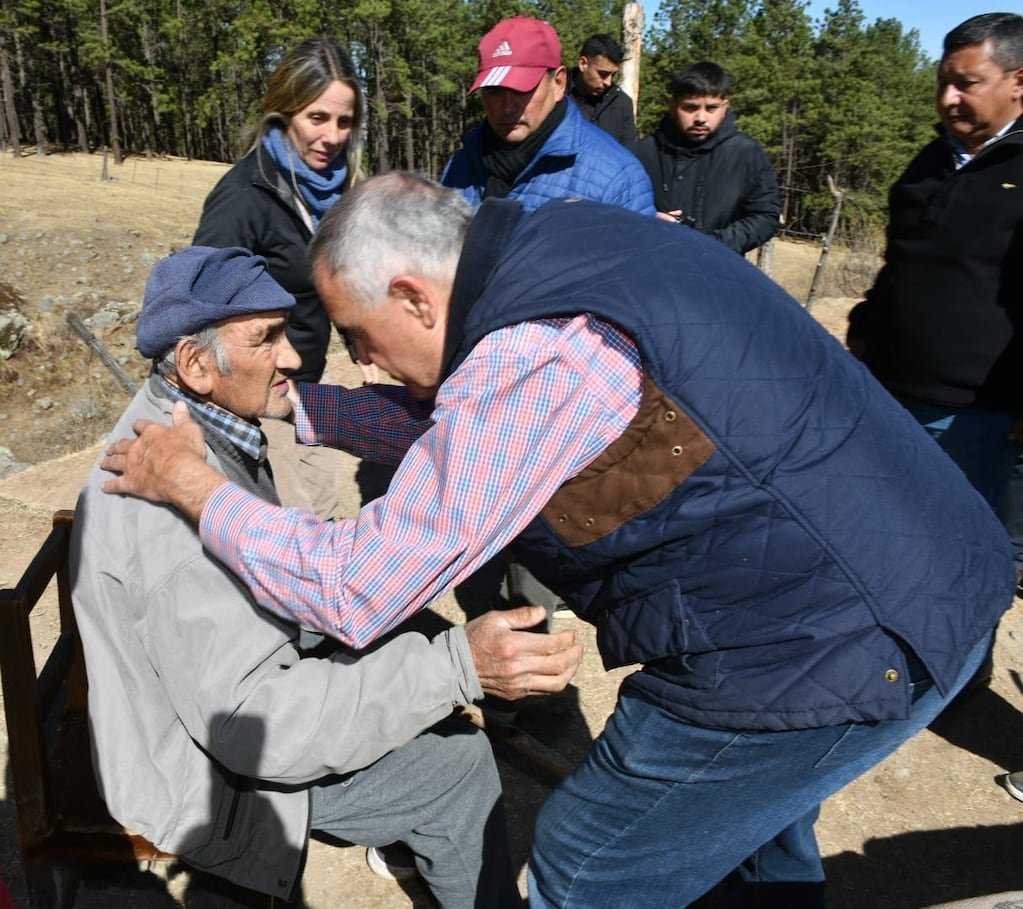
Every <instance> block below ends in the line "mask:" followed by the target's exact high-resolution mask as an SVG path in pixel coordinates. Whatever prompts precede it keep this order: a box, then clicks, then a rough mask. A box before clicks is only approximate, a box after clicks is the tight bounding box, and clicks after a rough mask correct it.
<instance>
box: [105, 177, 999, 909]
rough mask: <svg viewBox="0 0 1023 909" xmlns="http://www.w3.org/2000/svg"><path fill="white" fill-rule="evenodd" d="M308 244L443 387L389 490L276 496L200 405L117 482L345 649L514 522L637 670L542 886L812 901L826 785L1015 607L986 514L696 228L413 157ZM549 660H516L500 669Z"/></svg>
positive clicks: (335, 406) (350, 313)
mask: <svg viewBox="0 0 1023 909" xmlns="http://www.w3.org/2000/svg"><path fill="white" fill-rule="evenodd" d="M310 258H311V261H312V263H313V268H314V274H315V275H316V282H317V287H318V289H319V292H320V295H321V298H322V299H323V301H324V303H325V305H326V307H327V311H328V314H329V315H330V317H331V319H332V320H333V321H334V322H335V324H337V325H338V327H340V328H343V329H344V330H345V332H346V333H348V335H349V337H352V338H353V339H355V342H356V344H357V346H358V347H359V351H360V359H361V360H362V361H363V362H367V363H369V362H373V363H376V364H378V365H379V366H380V367H381V368H383V369H384V370H386V371H387V372H389V373H390V374H391V375H392V376H393V377H395V378H396V379H398V380H400V381H402V382H403V383H404V384H405V386H406V388H407V389H408V392H409V393H410V395H411V396H412V397H413V398H416V399H419V400H421V401H422V402H423V403H424V406H425V407H431V408H432V411H431V419H432V426H431V427H430V428H429V429H428V430H427V431H426V432H425V433H423V435H422V436H420V437H419V438H418V439H417V440H416V441H415V442H413V443H412V444H411V445H410V446H409V447H408V448H407V451H406V452H405V455H404V458H403V460H402V461H401V464H400V466H399V467H398V470H397V472H396V473H395V476H394V480H393V481H392V483H391V485H390V487H389V489H388V491H387V493H386V495H384V496H383V497H381V498H380V499H377V500H376V501H375V502H372V503H370V504H369V505H367V506H366V507H364V508H363V509H362V511H361V512H360V513H359V515H358V516H357V517H355V518H353V519H351V520H345V521H338V522H335V523H333V524H324V523H321V522H319V521H317V520H316V519H315V518H314V517H313V516H311V515H309V514H305V513H301V512H296V511H289V510H286V509H281V508H276V507H274V506H272V505H269V504H267V503H265V502H263V501H261V500H259V499H258V498H257V497H254V496H251V495H249V494H248V493H246V492H245V491H244V490H242V489H240V488H238V487H237V486H236V485H234V484H232V483H230V482H228V481H227V480H226V479H225V478H224V477H223V476H221V475H219V474H217V473H216V471H214V470H212V469H210V468H208V467H207V466H206V465H205V463H204V462H203V461H202V459H201V458H200V457H199V456H198V453H197V452H196V451H195V450H194V443H193V442H192V441H191V437H192V434H193V430H194V427H190V426H189V425H187V421H183V422H182V423H181V424H180V425H178V426H176V427H174V428H167V427H161V426H155V425H154V426H143V425H138V426H137V427H136V430H137V431H139V432H140V433H141V434H140V435H139V436H138V438H136V439H134V440H122V441H120V442H117V443H115V444H114V445H112V446H111V448H110V449H109V450H108V455H107V457H106V459H105V461H104V465H105V466H107V467H109V468H111V469H113V470H115V471H116V472H118V473H121V474H122V476H120V477H118V478H117V479H116V480H113V481H111V482H110V483H109V484H108V485H107V487H106V488H107V490H108V491H111V492H127V493H132V494H135V495H141V496H143V497H145V498H150V499H153V500H156V501H164V502H169V503H170V504H172V505H174V506H175V507H176V508H178V509H179V510H181V511H183V512H184V513H185V514H186V515H187V516H188V517H190V518H191V519H192V520H193V521H195V522H196V523H197V525H198V526H199V532H200V535H201V537H202V541H203V544H204V545H205V547H206V548H207V550H208V551H210V552H211V553H213V554H214V555H215V556H216V557H217V558H218V559H220V560H221V562H223V564H225V565H226V566H227V567H228V568H229V569H230V570H232V571H233V572H235V573H236V574H237V575H238V576H239V578H241V579H242V581H243V582H244V583H245V584H246V585H247V586H249V587H250V589H251V590H252V591H253V595H254V598H255V599H256V601H257V602H258V603H259V604H260V605H261V606H262V607H263V608H265V609H268V610H269V611H270V612H272V613H274V614H276V615H278V616H285V617H290V619H291V620H292V621H296V622H300V623H302V624H304V625H311V626H314V627H317V628H320V629H323V630H326V631H328V632H329V633H331V634H333V635H335V636H337V637H340V638H341V639H343V640H347V641H349V642H351V641H353V640H354V641H356V642H358V643H366V642H367V641H368V640H371V639H372V638H373V637H374V636H375V635H377V634H380V633H382V632H383V631H384V630H386V629H388V628H390V627H392V626H393V625H394V624H396V623H397V622H399V621H401V620H402V618H404V617H405V616H407V615H409V614H411V613H412V612H414V611H415V610H417V609H419V608H421V607H423V606H425V605H426V604H428V603H429V602H430V601H431V600H432V599H434V598H435V597H436V596H438V595H439V594H440V593H442V592H443V591H444V590H446V589H448V588H450V587H451V586H452V585H454V584H457V583H459V581H460V580H462V579H464V578H465V577H467V576H468V575H469V574H471V573H472V572H473V571H475V570H476V569H477V568H478V567H479V566H480V565H481V564H483V563H484V562H485V561H486V560H487V559H489V558H490V557H492V556H493V555H494V554H495V553H496V552H499V551H500V550H502V549H503V548H504V547H506V546H508V545H511V544H514V549H515V551H516V553H517V555H518V556H519V557H520V558H521V559H522V561H523V563H524V564H525V565H526V567H527V568H529V569H530V570H531V571H532V572H533V573H535V574H536V576H537V577H538V578H539V579H540V580H541V581H542V582H544V583H545V584H547V585H548V586H549V587H551V588H552V589H553V590H554V591H555V592H557V593H558V594H560V595H561V596H562V597H563V598H564V600H565V602H566V603H568V604H569V605H570V606H571V607H572V609H574V610H575V611H576V613H578V615H579V616H581V617H582V618H583V619H585V620H587V621H589V622H592V623H593V624H594V625H595V627H596V637H597V642H598V646H599V649H600V653H601V656H602V658H603V661H604V663H605V665H606V666H607V667H608V668H613V667H619V666H634V667H635V671H634V672H633V673H632V674H631V675H630V676H628V678H627V679H626V681H625V682H624V684H623V685H622V688H621V691H620V694H619V698H618V702H617V704H616V706H615V709H614V711H613V713H612V715H611V716H610V717H609V719H608V721H607V725H606V727H605V728H604V730H603V732H602V733H601V734H600V735H599V736H598V737H597V739H596V741H594V743H593V745H592V747H591V749H590V751H589V753H588V754H587V756H586V758H585V759H584V760H583V762H582V764H581V765H580V766H579V767H578V768H577V769H576V771H575V772H574V773H573V774H572V775H571V776H570V777H569V779H568V780H566V781H565V783H564V784H563V785H562V786H561V787H560V788H559V789H558V790H557V791H555V793H554V794H553V795H552V796H551V798H550V799H549V801H548V802H547V804H546V805H545V806H544V808H543V809H542V810H541V812H540V815H539V818H538V820H537V827H536V837H535V842H534V848H533V855H532V858H531V861H530V894H529V898H530V905H531V906H532V907H542V909H543V907H553V906H558V907H574V909H601V907H608V909H610V907H614V909H620V907H623V906H628V907H671V909H678V907H680V906H685V905H688V904H690V903H692V902H693V901H694V900H696V899H697V898H698V897H700V895H701V894H703V893H705V892H706V891H708V890H709V889H710V888H712V887H714V885H715V884H717V883H718V882H719V881H720V880H722V879H723V878H725V877H727V876H729V875H730V874H731V873H733V872H734V875H733V878H734V880H735V881H736V886H737V887H738V888H739V903H740V904H741V905H757V906H784V907H821V906H823V905H824V871H823V867H822V864H821V860H820V855H819V852H818V848H817V843H816V840H815V837H814V830H813V826H814V821H815V819H816V817H817V812H818V807H819V805H820V802H821V801H822V800H823V799H825V798H827V797H828V796H829V795H831V794H832V793H834V792H836V791H837V790H839V789H841V788H842V787H843V786H845V785H846V784H847V783H848V782H850V781H851V780H853V779H855V778H856V777H858V776H859V775H860V774H862V773H864V772H865V771H866V770H867V769H869V768H870V767H872V766H873V765H874V764H876V763H877V762H878V761H880V760H882V759H883V758H884V757H885V756H887V755H888V754H890V753H891V752H892V751H894V750H895V748H897V747H898V746H899V745H900V744H901V743H902V742H904V741H905V740H906V739H908V738H909V737H910V736H912V735H913V734H915V733H916V732H917V731H919V730H920V729H922V728H923V727H924V726H926V725H927V724H928V723H929V722H930V721H931V720H932V719H934V717H935V716H937V714H938V713H939V712H940V711H941V709H942V708H943V707H944V706H945V704H947V703H948V701H949V700H950V699H951V698H952V697H953V696H954V695H955V693H956V692H957V691H958V690H959V689H960V687H961V686H962V685H963V683H964V681H965V680H966V679H968V678H969V677H970V674H971V673H972V672H973V671H974V669H975V668H976V666H977V665H978V663H979V662H980V661H981V660H982V658H983V656H984V653H985V651H986V649H987V647H988V646H989V644H990V641H991V637H992V634H993V629H994V627H995V624H996V623H997V621H998V618H999V616H1000V615H1001V614H1002V613H1003V612H1004V611H1005V609H1006V608H1007V607H1008V606H1009V604H1010V603H1011V600H1012V593H1013V589H1014V587H1015V577H1014V572H1013V566H1012V555H1011V552H1010V548H1009V545H1008V541H1007V539H1006V534H1005V531H1004V530H1003V529H1002V527H1001V526H1000V525H999V523H998V520H997V519H996V517H995V515H994V513H993V511H992V510H991V508H990V507H989V506H988V505H987V504H986V503H985V501H984V500H983V499H982V498H981V496H980V495H979V494H978V493H977V492H976V491H975V490H974V489H973V488H972V487H971V485H970V484H969V483H968V482H967V480H966V479H965V478H964V477H963V475H962V472H961V471H960V470H959V469H958V468H957V467H956V466H955V464H954V463H953V462H952V461H951V460H950V459H949V458H947V457H946V456H945V455H944V454H943V453H942V451H941V450H940V449H939V448H938V446H936V445H935V444H934V443H933V442H932V441H931V440H930V439H929V438H928V437H927V435H926V434H925V432H924V431H923V429H921V427H920V426H919V425H918V424H917V422H916V421H915V420H914V419H913V418H912V417H911V416H910V415H909V414H908V413H907V412H906V410H905V409H904V408H903V407H902V406H901V405H899V404H898V403H897V402H896V401H895V400H894V399H893V398H892V397H891V395H889V394H888V393H887V392H886V391H885V390H884V389H883V388H882V387H881V386H880V385H879V384H878V383H877V382H876V380H875V379H874V378H873V377H872V376H871V375H870V373H869V372H868V371H867V370H866V368H864V367H863V366H862V365H861V364H860V363H859V362H857V361H856V360H855V359H853V358H852V357H851V356H849V354H848V353H847V352H846V351H845V350H844V349H843V348H842V347H841V345H840V344H839V343H838V342H837V341H835V340H834V339H833V338H831V336H830V335H828V334H827V333H826V332H825V331H824V330H823V329H822V328H821V327H820V326H819V325H818V324H817V323H816V322H815V321H814V320H813V319H812V318H811V317H810V316H808V315H807V314H806V313H805V311H803V310H802V308H801V307H800V306H799V304H798V303H796V302H795V301H794V300H792V299H791V298H790V297H788V296H787V295H786V294H785V293H784V292H783V291H782V290H781V289H780V288H778V286H777V285H775V284H774V283H773V282H772V281H770V280H769V279H768V278H766V277H764V276H763V275H762V274H761V273H760V272H758V271H757V269H756V268H754V267H753V266H751V265H748V264H747V263H746V262H744V261H742V260H740V259H739V257H737V256H736V255H735V254H734V253H733V252H731V251H730V250H728V249H727V248H725V247H724V246H723V245H722V244H720V243H718V242H717V241H715V240H713V239H712V238H709V237H706V236H704V235H702V234H700V233H698V232H697V231H679V230H678V228H677V227H676V226H675V225H672V224H668V223H666V222H664V221H660V220H658V219H656V218H649V217H645V216H642V215H638V214H635V213H633V212H628V211H624V210H622V209H618V208H611V207H608V206H604V205H600V204H598V203H594V202H584V201H574V202H573V201H554V202H551V203H549V204H547V205H544V206H543V207H541V208H540V209H538V210H537V211H535V212H526V211H524V210H523V208H522V207H521V206H519V205H518V204H516V203H514V202H510V201H507V200H489V201H486V202H484V203H483V205H482V206H481V207H480V208H479V209H478V210H477V211H473V209H472V208H471V206H469V205H468V204H467V203H466V202H465V200H463V199H462V198H461V197H460V195H459V194H458V193H457V192H454V191H452V190H447V189H444V188H442V187H439V186H437V185H436V184H433V183H431V182H429V181H427V180H425V179H422V178H420V177H416V176H414V175H410V174H404V173H397V172H396V173H390V174H387V175H384V176H381V177H377V178H374V179H372V180H369V181H367V182H365V183H363V184H361V185H360V186H359V187H357V188H356V189H355V190H354V191H353V192H350V193H346V194H345V196H344V198H343V199H342V200H341V202H340V203H339V204H338V205H337V206H336V207H335V208H334V209H332V210H331V211H330V212H329V213H328V215H327V216H326V217H325V218H324V219H323V221H322V222H321V225H320V229H319V232H318V234H317V236H316V238H315V239H314V241H313V244H312V247H311V250H310ZM295 398H296V408H297V411H296V429H297V432H298V433H299V435H300V436H301V437H302V438H303V440H305V441H308V442H313V441H318V442H321V443H325V444H332V445H338V446H342V447H344V446H348V445H351V440H352V438H353V437H354V436H356V435H357V434H358V431H359V424H360V420H361V417H360V414H359V413H357V412H355V411H353V409H352V408H351V407H345V406H344V405H343V403H342V402H343V401H344V400H345V394H344V390H343V389H338V388H336V387H334V388H332V387H330V386H324V385H300V386H298V388H297V394H296V396H295ZM378 428H379V429H380V430H381V431H383V430H385V429H386V427H378ZM396 565H397V566H401V570H400V571H395V570H394V566H396ZM523 633H526V632H523ZM537 637H540V638H543V637H544V636H543V635H538V636H537ZM542 684H543V682H542V679H540V678H537V679H536V680H535V682H534V679H533V676H532V673H531V671H530V667H529V665H528V663H524V664H523V673H522V676H521V678H519V679H518V680H517V687H518V689H519V691H517V692H511V693H512V694H513V695H514V694H516V693H521V689H524V690H531V689H533V688H534V685H535V686H536V688H540V687H541V686H542ZM583 696H585V692H584V693H583Z"/></svg>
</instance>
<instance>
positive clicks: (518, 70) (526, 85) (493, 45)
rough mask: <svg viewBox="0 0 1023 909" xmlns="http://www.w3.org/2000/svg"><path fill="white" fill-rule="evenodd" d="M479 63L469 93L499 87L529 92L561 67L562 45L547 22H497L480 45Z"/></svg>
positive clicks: (526, 19) (520, 18) (525, 18)
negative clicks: (549, 71)
mask: <svg viewBox="0 0 1023 909" xmlns="http://www.w3.org/2000/svg"><path fill="white" fill-rule="evenodd" d="M479 51H480V62H479V67H478V68H477V70H476V81H475V82H473V84H472V88H470V89H469V91H470V93H471V92H474V91H476V89H478V88H486V87H489V86H500V87H501V88H510V89H512V91H517V92H530V91H532V90H533V89H534V88H536V87H537V85H539V84H540V80H541V79H542V78H543V75H544V73H546V72H547V71H548V70H550V69H557V68H558V67H559V66H561V41H559V40H558V33H557V32H556V31H554V29H553V28H551V27H550V26H549V25H548V24H547V23H546V22H541V21H540V20H539V19H530V18H529V17H528V16H516V17H515V18H514V19H505V20H504V21H503V22H498V23H497V25H495V26H494V27H493V28H492V29H491V30H490V31H489V32H487V33H486V34H485V35H484V36H483V40H482V41H480V47H479Z"/></svg>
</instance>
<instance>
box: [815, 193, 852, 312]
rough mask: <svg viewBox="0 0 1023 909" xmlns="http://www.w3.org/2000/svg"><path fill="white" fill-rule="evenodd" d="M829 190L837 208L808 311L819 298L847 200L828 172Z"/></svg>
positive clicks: (832, 216)
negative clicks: (829, 255) (818, 294)
mask: <svg viewBox="0 0 1023 909" xmlns="http://www.w3.org/2000/svg"><path fill="white" fill-rule="evenodd" d="M828 192H830V193H831V195H832V197H833V198H834V200H835V208H834V211H832V212H831V224H830V225H829V227H828V232H827V233H826V234H825V235H824V237H823V238H822V239H823V241H824V245H823V246H822V247H821V254H820V258H818V259H817V268H816V270H815V271H814V273H813V283H812V284H811V285H810V293H809V294H808V295H807V297H806V311H807V312H809V311H810V310H811V309H812V308H813V302H814V300H816V299H817V293H818V292H819V291H820V285H821V280H822V279H823V277H824V263H825V262H827V260H828V253H829V252H830V251H831V241H832V240H833V239H834V237H835V230H836V229H837V228H838V218H839V216H840V215H841V214H842V203H843V202H844V201H845V193H844V192H842V191H841V190H840V189H839V188H838V187H837V186H835V181H834V180H832V179H831V174H828Z"/></svg>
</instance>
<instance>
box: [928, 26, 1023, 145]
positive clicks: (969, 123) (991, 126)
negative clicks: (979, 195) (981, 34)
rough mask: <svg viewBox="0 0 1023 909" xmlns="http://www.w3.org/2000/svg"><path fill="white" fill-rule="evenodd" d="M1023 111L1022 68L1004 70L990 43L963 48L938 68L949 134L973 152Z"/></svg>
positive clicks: (941, 112) (942, 114)
mask: <svg viewBox="0 0 1023 909" xmlns="http://www.w3.org/2000/svg"><path fill="white" fill-rule="evenodd" d="M1021 113H1023V67H1021V68H1020V69H1015V70H1003V69H1002V67H1001V66H999V65H998V64H997V63H995V61H994V60H992V59H991V42H990V41H985V42H984V43H983V44H971V45H969V46H968V47H961V48H960V49H959V50H957V51H954V52H953V53H951V54H949V55H948V56H947V57H945V59H944V60H942V61H941V65H940V66H939V67H938V115H939V116H940V117H941V122H942V124H943V125H944V127H945V130H946V132H948V134H949V135H951V136H955V137H956V138H957V139H958V140H959V141H960V142H962V143H963V146H964V147H965V148H966V150H967V151H968V152H970V153H971V154H974V153H976V152H978V151H980V148H981V146H982V145H983V144H984V143H985V142H987V140H988V139H991V138H992V137H994V136H996V135H998V132H999V130H1001V129H1002V128H1003V127H1004V126H1005V125H1006V124H1008V123H1011V122H1012V121H1013V120H1015V119H1016V118H1017V117H1019V116H1020V114H1021Z"/></svg>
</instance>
